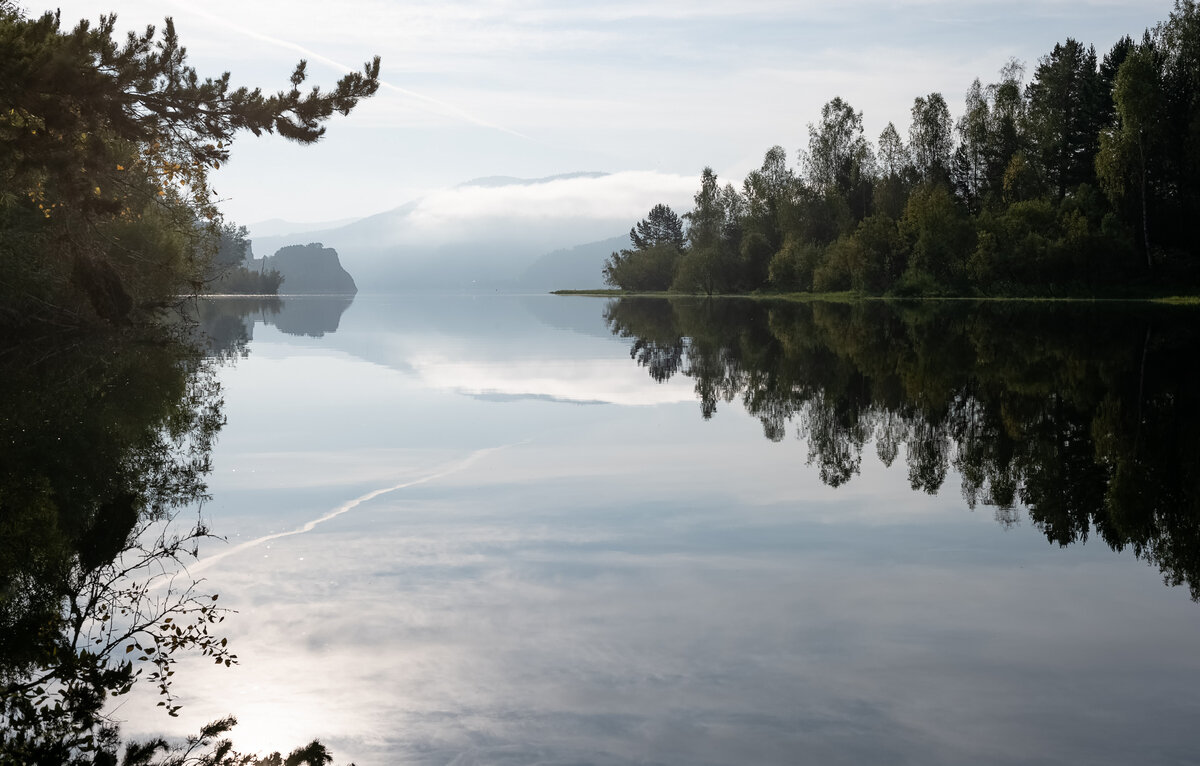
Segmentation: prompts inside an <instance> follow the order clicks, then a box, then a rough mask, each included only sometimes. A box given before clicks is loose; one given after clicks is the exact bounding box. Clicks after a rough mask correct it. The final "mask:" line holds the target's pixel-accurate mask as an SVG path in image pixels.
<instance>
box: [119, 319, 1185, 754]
mask: <svg viewBox="0 0 1200 766" xmlns="http://www.w3.org/2000/svg"><path fill="white" fill-rule="evenodd" d="M211 312H212V313H211V314H210V315H209V317H208V320H207V322H206V324H207V326H208V327H210V328H212V329H213V330H214V332H216V333H217V334H218V336H219V337H220V339H221V342H222V343H225V344H230V343H234V342H236V341H237V339H238V337H239V336H240V335H241V334H242V333H245V332H246V331H247V330H249V334H251V335H252V337H251V338H250V339H249V340H246V341H245V343H246V345H245V348H246V349H247V351H248V353H247V354H246V355H245V356H244V358H240V359H237V360H236V362H235V363H233V364H230V365H228V366H226V367H224V368H223V370H222V372H221V379H222V384H223V387H224V400H225V406H224V411H225V414H226V416H227V419H228V422H227V425H226V426H225V427H224V429H223V430H222V432H221V434H220V436H219V441H218V443H217V446H216V449H215V451H214V456H213V458H214V464H213V465H214V470H213V473H212V475H211V477H210V479H209V486H210V490H211V493H212V496H213V499H212V501H211V502H209V503H208V504H207V505H205V506H204V509H203V513H204V515H205V517H206V518H208V519H209V520H210V522H211V525H212V527H213V529H214V531H215V532H217V533H219V534H221V535H224V536H225V537H227V538H228V543H227V544H220V543H213V544H210V545H208V546H206V547H204V548H202V550H201V552H200V562H199V563H198V564H197V565H196V566H195V567H193V570H194V571H195V573H196V574H198V575H199V576H202V577H204V578H207V580H208V583H206V585H207V586H208V587H211V588H212V589H213V590H215V591H216V592H219V593H221V594H222V601H223V603H225V602H227V604H226V605H227V606H229V607H231V608H233V609H236V610H237V611H238V614H236V615H234V616H232V617H231V618H230V619H229V620H227V621H226V622H225V624H224V626H223V627H225V628H226V634H227V635H228V636H229V637H230V641H231V642H232V643H233V644H234V646H235V647H236V650H237V653H238V655H239V658H240V664H239V665H237V666H234V667H232V668H228V669H227V668H220V669H217V668H213V667H212V666H211V664H208V663H201V662H199V661H196V662H183V663H181V665H180V670H179V672H178V677H177V679H176V688H177V690H178V693H179V696H180V701H181V702H182V703H183V705H184V707H183V710H182V711H181V714H180V717H181V723H180V726H179V732H180V733H184V732H187V731H195V730H196V728H197V727H198V726H199V724H201V723H204V722H206V721H209V720H212V719H214V718H217V717H219V716H222V715H225V714H228V713H233V714H235V715H237V716H238V718H239V720H240V724H239V726H238V727H237V729H236V730H235V735H236V736H235V741H236V742H237V743H238V745H239V748H241V749H247V750H249V749H255V748H259V749H267V748H269V749H284V750H285V752H286V749H288V748H290V747H292V746H294V745H298V744H301V743H303V742H307V741H308V740H310V739H312V738H313V737H318V738H320V739H321V740H322V741H323V742H324V743H326V744H327V745H329V746H330V748H331V749H332V751H333V752H334V754H335V755H336V756H337V759H338V762H349V761H350V760H354V761H356V762H357V763H358V764H360V766H365V765H366V764H389V763H401V764H408V763H411V764H451V763H452V764H475V763H478V764H528V763H543V764H626V763H639V764H657V763H662V764H732V763H739V764H751V763H754V764H772V763H788V764H792V763H814V764H875V763H897V764H900V763H913V764H962V763H986V764H1036V763H1047V764H1049V763H1068V762H1071V763H1092V764H1129V763H1158V764H1178V763H1198V762H1200V747H1198V745H1200V733H1198V732H1200V728H1198V726H1197V722H1198V721H1200V652H1198V651H1197V649H1198V648H1200V605H1197V604H1196V603H1194V602H1193V601H1192V599H1191V597H1190V594H1191V587H1192V586H1193V585H1194V582H1193V581H1192V580H1191V579H1190V577H1191V573H1193V572H1195V571H1198V569H1200V567H1198V566H1197V561H1198V560H1200V554H1197V553H1196V552H1195V551H1196V547H1195V540H1196V536H1197V527H1198V526H1200V520H1197V517H1196V506H1195V502H1196V492H1197V475H1196V472H1195V470H1194V469H1195V467H1196V463H1194V462H1188V461H1190V460H1194V458H1195V455H1196V447H1195V446H1194V445H1193V444H1192V443H1191V440H1192V439H1193V436H1192V434H1193V433H1194V431H1192V430H1190V428H1191V427H1193V426H1195V425H1197V423H1196V421H1195V414H1196V403H1195V401H1194V400H1193V399H1192V397H1194V395H1195V394H1194V388H1193V383H1194V378H1189V379H1181V378H1182V377H1183V376H1184V374H1185V373H1189V372H1190V370H1189V369H1188V368H1187V365H1192V366H1193V367H1194V364H1195V361H1194V360H1193V359H1190V358H1186V357H1189V356H1190V357H1194V356H1195V349H1196V346H1195V344H1194V342H1193V340H1192V339H1191V337H1189V336H1187V335H1186V334H1184V335H1180V332H1182V331H1181V330H1179V329H1178V327H1179V326H1184V327H1190V326H1194V324H1195V322H1194V319H1193V315H1192V314H1183V315H1179V314H1170V313H1169V312H1168V313H1167V314H1162V312H1160V313H1158V314H1154V313H1150V314H1139V313H1136V312H1132V310H1131V311H1130V312H1126V313H1120V312H1109V313H1108V314H1105V313H1104V312H1098V311H1097V310H1094V309H1065V308H1064V309H1058V310H1055V311H1051V312H1045V311H1043V312H1042V313H1037V312H1034V311H1033V310H1032V309H1029V310H1027V311H1026V312H1025V313H1021V312H1014V313H1012V314H1011V315H1010V314H1005V313H1003V312H1000V311H999V310H997V309H987V308H978V307H975V308H971V309H969V310H968V309H950V308H944V307H943V308H941V309H936V310H935V309H930V308H928V307H927V308H925V309H922V310H915V309H914V310H911V311H908V312H907V313H905V312H904V311H895V310H891V309H886V308H885V307H883V306H882V304H879V305H877V306H876V307H875V308H871V307H870V306H866V307H863V306H859V307H857V308H853V307H846V306H842V307H838V306H819V307H813V306H807V305H792V306H776V307H763V305H761V304H759V305H757V306H746V305H745V304H738V303H734V302H731V301H726V302H717V304H711V303H703V302H687V301H681V302H676V303H674V304H671V303H668V302H666V301H646V302H636V301H633V302H631V301H625V302H622V303H619V304H618V303H612V302H608V301H604V300H598V299H589V298H563V297H554V296H527V297H519V296H498V295H485V296H475V297H471V296H449V297H447V296H427V297H411V296H406V297H382V296H364V297H360V298H358V299H356V300H354V301H353V302H352V303H351V302H348V301H342V302H333V303H331V302H328V301H319V300H316V299H309V300H303V299H291V300H288V301H285V302H284V303H283V304H282V309H281V307H280V306H274V307H269V308H265V309H259V310H255V311H252V312H250V313H249V314H246V309H244V308H243V309H242V311H241V313H242V314H246V315H245V316H244V317H243V318H242V319H240V320H239V318H238V317H237V315H236V314H237V311H235V310H233V309H230V307H229V305H223V307H221V308H213V309H212V310H211ZM998 312H999V313H998ZM1180 316H1182V317H1183V320H1181V319H1180ZM1072 347H1074V348H1076V349H1077V351H1078V352H1077V353H1074V352H1071V353H1068V351H1067V349H1070V348H1072ZM1181 365H1183V366H1182V367H1181ZM1185 437H1186V438H1185ZM1155 450H1157V451H1158V452H1160V453H1162V455H1160V457H1163V459H1165V464H1163V463H1159V464H1158V467H1157V468H1155V467H1152V466H1151V465H1150V463H1149V462H1147V461H1148V460H1149V458H1145V456H1146V455H1147V454H1150V453H1155ZM1156 454H1157V453H1156ZM1189 546H1190V547H1189ZM1189 556H1190V557H1191V558H1189ZM1164 580H1166V581H1167V584H1166V585H1165V584H1164ZM1170 583H1179V584H1177V585H1171V584H1170ZM155 702H156V697H155V696H154V694H153V692H152V690H151V691H144V692H135V693H134V694H133V695H131V696H130V697H128V698H124V699H123V702H122V703H121V706H120V707H119V709H118V710H117V715H118V716H119V717H122V718H124V719H125V720H126V721H127V724H126V726H125V731H126V733H127V734H128V735H133V736H139V735H150V734H154V733H160V732H163V731H164V729H165V722H166V721H168V720H169V719H166V718H165V717H163V716H162V715H161V713H160V712H158V711H156V710H155V708H154V705H155ZM172 723H174V722H172Z"/></svg>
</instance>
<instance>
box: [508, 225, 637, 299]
mask: <svg viewBox="0 0 1200 766" xmlns="http://www.w3.org/2000/svg"><path fill="white" fill-rule="evenodd" d="M628 247H630V242H629V235H628V234H623V235H621V236H619V237H610V238H608V239H602V240H600V241H599V242H589V243H587V244H585V245H576V246H575V247H569V248H562V249H559V250H555V251H553V252H550V253H546V254H545V255H543V256H542V257H541V258H538V259H537V260H536V261H534V262H533V264H532V265H530V266H529V268H527V269H525V271H524V272H522V273H521V276H520V277H519V278H518V280H517V282H518V284H519V285H520V286H521V287H528V288H531V289H539V290H570V289H576V290H586V289H588V288H592V287H603V286H604V277H603V275H602V272H603V270H604V264H605V262H606V261H607V260H608V257H609V256H610V255H612V254H613V253H614V252H616V251H617V250H622V249H625V248H628Z"/></svg>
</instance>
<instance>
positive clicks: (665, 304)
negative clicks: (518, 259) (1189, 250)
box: [605, 298, 1200, 599]
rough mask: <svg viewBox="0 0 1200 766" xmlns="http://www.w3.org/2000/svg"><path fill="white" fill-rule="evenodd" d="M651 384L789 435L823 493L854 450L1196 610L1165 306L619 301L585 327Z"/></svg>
mask: <svg viewBox="0 0 1200 766" xmlns="http://www.w3.org/2000/svg"><path fill="white" fill-rule="evenodd" d="M605 316H606V319H607V321H608V324H609V327H610V329H611V331H612V332H613V333H614V334H616V335H619V336H621V337H626V338H630V339H631V340H632V346H631V349H630V356H631V357H632V358H633V359H634V360H635V361H636V362H637V363H638V364H639V365H640V366H642V367H644V368H646V371H647V373H648V374H649V375H650V377H651V378H653V379H654V380H656V381H659V382H664V381H667V380H670V379H672V378H673V377H674V376H677V375H681V376H686V377H688V378H691V379H692V380H693V381H694V385H695V394H696V396H697V398H699V400H700V412H701V415H702V417H704V418H705V419H708V418H711V417H712V416H713V415H714V413H716V411H717V409H718V407H719V405H720V404H721V403H722V402H725V403H731V402H733V401H734V400H735V399H737V400H739V401H740V403H741V406H742V407H743V408H744V409H745V410H746V412H747V413H749V414H751V415H753V416H754V417H756V418H758V419H759V421H761V423H762V427H763V434H764V435H765V436H766V437H767V438H768V439H771V440H772V441H779V440H781V439H783V438H785V436H786V435H787V434H788V432H789V429H794V433H795V434H796V436H797V437H799V438H800V439H803V440H804V441H805V442H806V443H807V445H808V462H809V463H810V464H815V465H816V466H818V467H819V472H820V478H821V480H822V481H823V482H824V483H826V484H827V485H829V486H831V487H838V486H841V485H843V484H845V483H847V482H849V481H851V480H852V479H853V478H854V477H855V476H857V475H858V474H859V472H860V469H861V466H862V460H863V454H864V451H865V450H866V449H867V448H868V447H869V446H870V445H871V444H873V445H874V451H875V453H876V455H877V456H878V458H879V460H880V461H881V462H882V463H884V464H885V465H888V466H891V465H892V464H893V463H894V462H895V461H897V460H898V459H900V455H901V453H903V458H902V459H903V462H904V464H905V466H906V467H907V472H908V481H909V484H910V485H911V487H912V489H913V490H917V491H922V492H926V493H929V494H934V493H936V492H938V491H939V490H940V489H941V488H942V486H943V485H944V484H945V483H946V481H947V476H948V475H949V474H950V472H951V469H953V471H954V472H955V473H957V475H958V476H960V477H961V491H962V496H963V498H964V499H965V500H966V502H967V504H968V505H969V506H970V507H971V508H974V507H975V506H976V505H977V504H983V505H986V506H992V507H994V508H995V509H996V517H997V519H998V520H999V521H1000V522H1001V523H1004V524H1008V523H1012V522H1013V521H1015V520H1016V519H1017V508H1018V506H1024V508H1025V509H1026V510H1027V512H1028V515H1029V518H1030V519H1031V520H1032V521H1033V522H1034V523H1035V524H1036V525H1037V526H1038V528H1039V529H1040V530H1042V532H1044V533H1045V535H1046V538H1047V539H1048V540H1050V541H1051V542H1055V543H1058V544H1059V545H1063V546H1065V545H1069V544H1071V543H1076V542H1083V541H1085V540H1087V539H1088V537H1089V535H1090V534H1093V533H1094V534H1096V535H1097V536H1099V537H1100V538H1101V539H1102V540H1104V542H1105V543H1107V544H1108V545H1109V546H1111V547H1112V548H1113V549H1114V550H1122V549H1125V548H1127V547H1128V548H1132V549H1133V551H1134V552H1135V553H1136V554H1137V555H1138V556H1139V557H1141V558H1144V559H1146V560H1147V561H1151V562H1153V563H1155V564H1157V565H1158V566H1159V568H1160V569H1161V570H1162V572H1163V575H1164V578H1165V580H1166V582H1167V583H1169V584H1173V585H1178V584H1184V583H1186V584H1187V585H1188V587H1189V588H1190V589H1191V593H1192V598H1193V599H1200V489H1198V486H1197V481H1196V477H1197V476H1200V448H1198V445H1197V440H1196V438H1195V434H1196V433H1197V432H1198V430H1200V406H1198V405H1200V400H1198V398H1197V397H1196V396H1195V391H1194V382H1195V380H1196V378H1197V373H1200V362H1198V360H1197V358H1196V354H1195V349H1196V348H1197V342H1198V341H1200V337H1198V332H1197V330H1196V324H1195V312H1194V311H1189V310H1186V309H1173V308H1169V307H1163V308H1155V307H1147V306H1137V307H1131V306H1118V307H1112V306H1096V305H1082V306H1081V305H1063V304H1057V305H1029V304H1020V305H1014V304H1005V303H980V304H975V303H956V302H943V303H921V304H914V305H894V304H889V303H884V302H868V303H854V304H838V303H783V302H779V303H774V302H772V303H768V302H754V301H734V300H718V301H705V300H695V299H673V300H662V299H646V298H625V299H620V300H618V301H615V302H613V303H611V304H610V305H609V306H608V307H607V309H606V312H605Z"/></svg>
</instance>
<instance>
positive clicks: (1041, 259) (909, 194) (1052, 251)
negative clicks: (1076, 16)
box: [603, 0, 1200, 296]
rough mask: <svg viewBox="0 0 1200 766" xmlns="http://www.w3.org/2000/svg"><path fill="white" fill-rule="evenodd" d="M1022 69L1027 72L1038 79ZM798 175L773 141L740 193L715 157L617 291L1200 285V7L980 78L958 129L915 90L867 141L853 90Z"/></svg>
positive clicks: (1127, 289) (658, 224)
mask: <svg viewBox="0 0 1200 766" xmlns="http://www.w3.org/2000/svg"><path fill="white" fill-rule="evenodd" d="M1027 74H1028V80H1026V75H1027ZM800 154H801V156H800V160H799V163H798V168H793V167H791V166H789V164H788V160H787V153H786V151H785V150H784V149H783V148H782V147H780V146H775V147H772V148H771V149H770V150H768V151H767V153H766V156H765V157H764V159H763V163H762V166H761V167H760V168H759V169H757V170H755V171H753V172H751V173H749V174H748V175H747V177H746V179H745V181H744V183H743V184H742V186H741V188H740V189H738V188H736V187H735V186H734V185H733V184H729V183H726V184H725V185H724V186H722V185H721V184H720V182H719V180H718V178H717V176H716V174H715V173H714V172H713V171H712V169H711V168H705V169H704V171H703V174H702V175H701V179H700V189H699V190H698V191H697V192H696V194H695V197H694V207H693V208H692V209H691V210H690V211H687V212H686V213H684V214H683V215H682V216H681V215H678V214H677V213H676V212H675V211H673V210H671V209H670V208H669V207H667V206H665V205H657V206H655V207H654V208H653V209H652V210H651V211H650V212H649V214H648V215H647V216H646V218H644V219H643V220H641V221H640V222H638V223H637V224H636V225H635V226H634V227H633V229H632V230H631V231H630V240H631V245H632V246H631V247H630V248H629V249H626V250H621V251H619V252H616V253H613V254H612V256H611V257H610V258H609V259H608V262H607V263H606V265H605V267H604V271H603V275H604V279H605V282H606V283H608V284H609V285H612V286H613V287H616V288H620V289H622V290H625V291H632V292H652V291H666V290H670V291H674V292H681V293H692V294H706V295H712V294H718V293H750V292H756V291H762V292H838V291H854V292H857V293H860V294H866V295H899V296H941V295H957V296H1026V295H1037V296H1116V295H1130V296H1144V295H1161V294H1169V293H1173V292H1181V291H1183V292H1188V291H1194V289H1195V287H1196V286H1197V283H1198V281H1200V250H1198V249H1197V247H1196V244H1195V238H1194V236H1193V235H1192V234H1191V233H1190V228H1191V225H1190V224H1189V223H1188V222H1189V221H1193V220H1195V219H1196V217H1197V215H1200V8H1198V7H1197V4H1196V2H1195V0H1176V3H1175V6H1174V10H1173V11H1172V12H1171V13H1170V15H1169V18H1168V19H1167V20H1166V21H1163V22H1161V23H1159V24H1158V25H1156V26H1155V27H1154V28H1153V29H1150V30H1146V31H1145V33H1144V34H1143V35H1142V37H1141V39H1140V40H1135V39H1134V38H1133V37H1130V36H1126V37H1123V38H1122V39H1120V40H1119V41H1118V42H1117V43H1116V44H1115V45H1113V47H1112V49H1111V50H1109V51H1107V52H1106V53H1104V55H1103V56H1101V55H1099V54H1098V53H1097V51H1096V49H1095V47H1094V46H1085V45H1084V44H1083V43H1080V42H1079V41H1077V40H1074V39H1067V40H1066V41H1065V42H1062V43H1060V44H1057V45H1055V46H1054V49H1053V50H1052V51H1051V52H1050V53H1048V54H1046V55H1045V56H1042V57H1041V58H1040V59H1039V60H1038V62H1037V65H1036V66H1035V67H1033V69H1032V71H1031V72H1028V73H1027V72H1026V66H1025V65H1024V64H1022V63H1021V62H1019V61H1009V62H1008V63H1007V64H1005V65H1004V66H1003V68H1001V69H1000V72H999V76H998V78H997V79H996V81H995V82H991V83H987V84H984V83H983V82H982V81H981V80H979V79H976V80H975V81H974V82H972V83H971V85H970V87H969V88H968V89H967V92H966V100H965V104H964V105H963V108H962V111H961V115H960V116H959V118H958V119H957V120H954V119H953V118H952V116H951V110H950V105H949V104H948V103H947V101H946V99H945V97H944V96H943V95H942V94H941V93H930V94H929V95H927V96H920V97H918V98H916V99H915V100H914V102H913V105H912V111H911V116H910V122H909V127H908V132H907V139H906V138H905V136H903V135H902V134H901V131H900V130H899V129H897V127H896V126H895V124H893V123H889V124H888V125H887V127H886V128H884V130H883V132H882V133H881V134H880V136H879V138H878V140H877V141H876V142H875V143H874V144H872V143H871V142H870V141H869V140H868V139H867V137H866V136H865V135H864V128H863V114H862V112H861V111H855V109H854V108H853V107H852V106H851V105H850V104H848V103H846V102H845V101H844V100H842V99H841V98H834V99H832V100H831V101H829V102H828V103H826V104H825V105H824V107H823V108H822V110H821V118H820V120H819V122H817V123H815V124H810V125H809V126H808V145H807V149H805V150H802V151H801V153H800Z"/></svg>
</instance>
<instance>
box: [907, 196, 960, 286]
mask: <svg viewBox="0 0 1200 766" xmlns="http://www.w3.org/2000/svg"><path fill="white" fill-rule="evenodd" d="M899 228H900V236H901V237H902V238H903V240H904V242H905V244H906V245H907V250H908V266H907V272H911V274H912V276H913V277H917V276H923V277H928V278H929V279H930V280H932V282H933V283H934V284H937V285H941V286H943V288H949V287H956V286H959V285H960V284H961V283H962V282H963V281H964V277H965V273H964V266H965V261H966V257H967V254H968V253H970V251H971V249H972V247H973V245H974V241H973V240H974V236H975V234H974V231H973V229H972V227H971V223H970V221H969V220H968V218H967V216H966V215H965V213H964V212H963V211H962V210H961V209H960V208H959V207H958V205H957V204H956V203H955V201H954V199H953V198H952V197H951V195H950V192H949V190H948V189H947V188H946V187H945V186H943V185H941V184H925V185H922V186H919V187H917V188H916V189H915V190H914V191H913V194H912V196H911V197H909V198H908V205H907V206H906V207H905V209H904V217H903V218H901V219H900V223H899Z"/></svg>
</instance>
